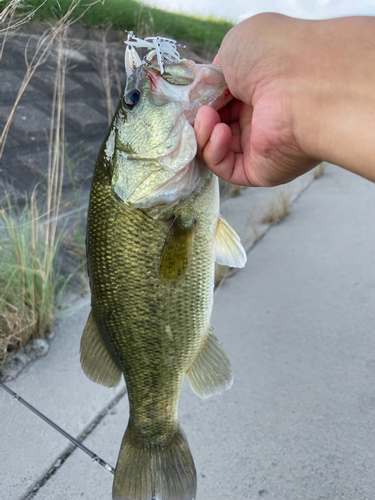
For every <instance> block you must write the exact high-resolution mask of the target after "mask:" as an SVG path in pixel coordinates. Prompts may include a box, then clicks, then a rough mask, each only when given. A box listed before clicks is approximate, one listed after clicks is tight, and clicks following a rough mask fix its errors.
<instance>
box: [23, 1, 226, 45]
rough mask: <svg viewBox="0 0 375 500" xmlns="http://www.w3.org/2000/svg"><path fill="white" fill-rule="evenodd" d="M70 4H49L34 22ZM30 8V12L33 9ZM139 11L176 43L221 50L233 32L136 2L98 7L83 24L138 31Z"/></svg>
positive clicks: (78, 11)
mask: <svg viewBox="0 0 375 500" xmlns="http://www.w3.org/2000/svg"><path fill="white" fill-rule="evenodd" d="M89 3H90V2H89V1H87V2H82V5H80V6H79V7H78V8H77V9H76V11H75V12H74V16H76V17H78V16H79V15H80V14H82V12H83V11H84V10H85V7H84V5H85V4H86V5H87V4H89ZM27 4H28V5H29V6H30V7H33V8H36V7H37V6H39V5H40V0H28V1H27ZM59 5H60V6H61V10H60V9H59ZM69 5H70V0H59V3H57V1H56V0H47V2H46V4H45V5H43V6H42V7H41V8H40V9H39V10H38V11H37V13H36V14H35V16H34V19H39V20H46V19H49V20H51V19H53V18H56V17H61V16H62V15H63V14H65V13H66V11H67V9H68V7H69ZM30 7H29V8H30ZM139 11H141V13H142V16H146V17H149V15H151V17H152V19H153V24H154V29H155V33H154V34H155V35H159V34H164V35H167V36H170V37H172V38H175V39H176V40H183V41H192V42H197V43H199V44H202V43H206V42H207V41H209V43H210V44H211V45H212V46H216V47H218V46H219V45H220V43H221V41H222V39H223V37H224V36H225V34H226V33H227V32H228V31H229V30H230V29H231V28H232V26H233V23H231V22H230V21H227V20H223V19H214V18H212V17H209V18H206V19H204V18H200V17H198V16H187V15H184V14H178V13H173V12H166V11H163V10H160V9H156V8H153V7H149V6H146V5H144V4H141V3H140V2H137V1H135V0H105V2H104V4H103V5H102V4H101V3H100V2H99V3H96V4H95V5H93V6H92V7H90V8H89V9H88V11H87V12H86V13H85V14H84V15H83V17H82V19H81V21H80V22H81V23H83V24H84V25H86V26H87V27H95V26H100V25H107V24H112V26H113V27H114V28H118V29H122V30H125V29H126V30H133V31H135V30H136V24H137V22H136V18H137V16H138V13H139Z"/></svg>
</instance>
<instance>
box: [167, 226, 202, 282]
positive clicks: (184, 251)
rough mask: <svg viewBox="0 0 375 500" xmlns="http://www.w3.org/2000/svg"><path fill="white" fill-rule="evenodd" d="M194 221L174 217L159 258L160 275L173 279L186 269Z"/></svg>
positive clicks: (191, 244)
mask: <svg viewBox="0 0 375 500" xmlns="http://www.w3.org/2000/svg"><path fill="white" fill-rule="evenodd" d="M194 236H195V221H189V222H186V221H184V220H183V219H181V217H175V219H174V220H173V222H172V225H171V227H170V229H169V231H168V235H167V237H166V239H165V242H164V246H163V251H162V254H161V259H160V277H161V279H165V280H167V279H168V280H173V279H176V278H178V277H179V276H181V275H182V274H183V273H184V272H185V271H186V269H187V267H188V265H189V262H190V260H191V256H192V253H193V243H194Z"/></svg>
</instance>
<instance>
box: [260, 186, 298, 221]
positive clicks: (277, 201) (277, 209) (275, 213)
mask: <svg viewBox="0 0 375 500" xmlns="http://www.w3.org/2000/svg"><path fill="white" fill-rule="evenodd" d="M291 198H292V195H291V193H288V192H286V191H284V190H283V189H279V190H278V191H277V194H276V196H275V197H274V198H273V199H272V200H271V201H270V203H269V204H268V205H267V206H266V207H265V215H264V216H263V218H262V223H263V224H278V223H279V222H281V221H282V220H283V219H285V217H287V216H288V215H289V214H290V211H291V209H292V202H291Z"/></svg>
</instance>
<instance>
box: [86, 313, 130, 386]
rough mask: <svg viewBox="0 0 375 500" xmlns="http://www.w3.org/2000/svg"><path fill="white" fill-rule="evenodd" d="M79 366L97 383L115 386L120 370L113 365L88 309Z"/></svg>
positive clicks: (119, 376) (119, 378) (118, 380)
mask: <svg viewBox="0 0 375 500" xmlns="http://www.w3.org/2000/svg"><path fill="white" fill-rule="evenodd" d="M80 352H81V366H82V370H83V371H84V373H85V375H86V376H87V377H88V378H89V379H90V380H92V381H93V382H97V383H98V384H102V385H105V386H106V387H115V386H116V385H118V383H119V382H120V380H121V370H120V369H119V368H118V367H117V366H116V365H115V363H114V361H113V359H112V357H111V355H110V353H109V352H108V349H107V347H106V345H105V343H104V340H103V339H102V337H101V335H100V333H99V330H98V327H97V325H96V323H95V320H94V317H93V314H92V311H90V314H89V317H88V320H87V323H86V326H85V328H84V330H83V333H82V338H81V348H80Z"/></svg>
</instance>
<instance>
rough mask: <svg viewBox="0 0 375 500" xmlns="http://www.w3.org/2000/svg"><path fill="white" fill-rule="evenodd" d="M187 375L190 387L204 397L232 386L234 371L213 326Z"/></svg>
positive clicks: (219, 392)
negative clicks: (212, 331) (212, 330)
mask: <svg viewBox="0 0 375 500" xmlns="http://www.w3.org/2000/svg"><path fill="white" fill-rule="evenodd" d="M187 376H188V379H189V382H190V387H191V388H192V389H193V391H194V392H195V394H197V396H199V397H200V398H202V399H207V398H210V397H211V396H215V395H216V394H221V393H222V392H223V391H226V390H227V389H229V388H230V387H231V386H232V384H233V372H232V367H231V365H230V361H229V359H228V357H227V355H226V354H225V352H224V350H223V349H222V347H221V346H220V344H219V341H218V340H217V338H216V337H215V335H213V334H212V333H211V328H210V332H209V334H208V336H207V339H206V342H205V344H204V345H203V347H202V349H201V350H200V351H199V353H198V355H197V357H196V358H195V360H194V363H193V364H192V366H191V367H190V368H189V370H188V372H187Z"/></svg>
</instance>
